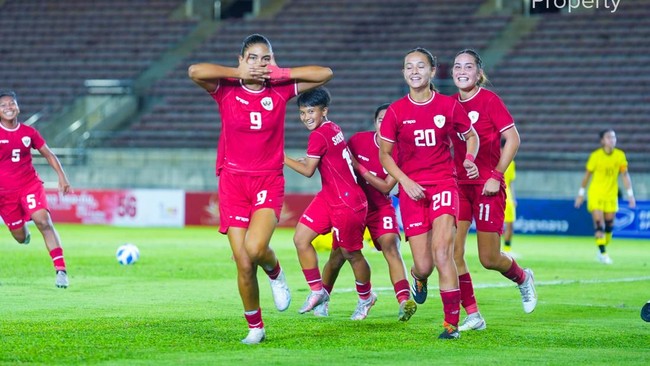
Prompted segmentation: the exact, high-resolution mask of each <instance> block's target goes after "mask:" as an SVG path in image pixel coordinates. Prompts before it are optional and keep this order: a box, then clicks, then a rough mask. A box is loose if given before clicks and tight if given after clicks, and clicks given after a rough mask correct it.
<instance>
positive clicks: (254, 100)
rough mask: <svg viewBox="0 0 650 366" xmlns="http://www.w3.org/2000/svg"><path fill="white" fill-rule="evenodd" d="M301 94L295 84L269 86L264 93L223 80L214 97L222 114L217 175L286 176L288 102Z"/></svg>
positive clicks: (213, 93)
mask: <svg viewBox="0 0 650 366" xmlns="http://www.w3.org/2000/svg"><path fill="white" fill-rule="evenodd" d="M297 92H298V85H297V84H296V82H295V81H294V80H285V81H280V82H271V83H266V84H265V85H264V88H262V89H261V90H251V89H249V88H247V87H246V86H245V85H244V84H243V82H242V81H241V80H239V79H221V80H219V85H218V86H217V89H216V90H215V91H213V92H212V93H210V95H211V96H212V98H213V99H214V100H215V101H216V102H217V104H218V105H219V112H220V113H221V136H220V137H219V145H218V147H217V175H219V173H220V171H221V169H226V170H228V171H230V172H233V173H238V174H245V175H273V174H282V168H283V166H284V119H285V113H286V109H287V102H288V101H289V100H290V99H291V98H293V97H295V96H296V95H297Z"/></svg>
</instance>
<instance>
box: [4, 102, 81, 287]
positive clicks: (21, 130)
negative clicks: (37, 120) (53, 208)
mask: <svg viewBox="0 0 650 366" xmlns="http://www.w3.org/2000/svg"><path fill="white" fill-rule="evenodd" d="M19 114H20V108H19V107H18V100H17V99H16V93H14V92H13V91H0V126H2V128H0V217H2V220H3V221H4V222H5V224H6V225H7V227H8V228H9V231H10V232H11V235H12V236H13V237H14V239H15V240H16V241H17V242H18V243H20V244H29V241H30V237H31V236H30V234H29V230H27V227H26V226H25V222H26V221H29V220H32V221H34V224H36V227H37V228H38V230H39V231H40V232H41V234H42V235H43V240H44V241H45V246H46V248H47V250H48V252H49V253H50V257H52V262H53V263H54V270H55V271H56V279H55V282H54V284H55V285H56V287H59V288H67V287H68V274H67V272H66V267H65V259H64V258H63V248H61V239H60V238H59V234H58V233H57V231H56V229H55V228H54V224H53V223H52V218H51V217H50V212H49V207H48V205H47V199H46V196H45V188H44V187H43V182H41V179H40V178H39V176H38V174H37V173H36V170H35V169H34V165H33V164H32V152H31V149H36V150H38V152H39V153H40V154H41V155H43V157H45V160H47V162H48V164H50V166H51V167H52V169H54V171H55V172H56V174H57V176H58V177H59V191H60V192H61V193H63V194H67V193H69V192H72V188H71V187H70V182H68V178H67V177H66V175H65V172H64V171H63V168H62V167H61V163H60V162H59V159H58V158H57V157H56V155H55V154H54V153H53V152H52V150H50V148H49V147H48V146H47V144H46V142H45V140H43V137H41V134H40V133H38V131H36V130H35V129H34V128H32V127H30V126H26V125H24V124H22V123H19V122H18V115H19Z"/></svg>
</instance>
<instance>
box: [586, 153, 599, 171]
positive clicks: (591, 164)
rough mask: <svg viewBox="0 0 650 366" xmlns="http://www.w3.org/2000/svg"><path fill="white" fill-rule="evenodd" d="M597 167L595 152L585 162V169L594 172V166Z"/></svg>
mask: <svg viewBox="0 0 650 366" xmlns="http://www.w3.org/2000/svg"><path fill="white" fill-rule="evenodd" d="M597 165H598V157H597V155H596V152H595V151H594V152H592V153H591V155H589V159H588V160H587V165H586V169H587V170H588V171H590V172H592V173H593V172H594V170H596V166H597Z"/></svg>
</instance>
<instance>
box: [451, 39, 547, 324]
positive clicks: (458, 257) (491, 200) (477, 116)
mask: <svg viewBox="0 0 650 366" xmlns="http://www.w3.org/2000/svg"><path fill="white" fill-rule="evenodd" d="M452 77H453V79H454V83H455V84H456V86H457V87H458V93H457V94H455V95H454V96H453V97H454V98H455V99H457V100H458V101H460V104H461V105H462V106H463V108H464V110H465V111H466V113H467V114H468V116H469V118H470V120H471V121H472V125H473V126H474V129H475V130H476V133H477V134H478V135H479V139H480V148H479V154H478V155H477V156H476V160H475V161H474V162H475V163H476V166H477V167H478V171H479V177H478V179H476V178H474V177H468V176H467V174H466V173H465V172H464V171H463V170H462V169H459V173H458V174H459V176H458V183H459V188H460V211H459V215H458V232H457V234H456V243H455V246H454V247H455V249H454V259H455V261H456V268H457V269H458V278H459V283H460V290H461V304H462V306H463V308H465V310H466V312H467V315H468V316H467V318H465V320H464V321H463V323H462V324H461V325H460V328H459V329H460V330H461V331H464V330H470V329H476V330H480V329H485V321H484V319H483V317H482V316H481V314H480V313H479V311H478V306H477V304H476V299H475V297H474V289H473V285H472V279H471V277H470V274H469V269H468V268H467V263H465V242H466V240H467V233H468V231H469V227H470V225H471V223H472V219H474V220H475V222H476V231H477V235H476V236H477V242H478V254H479V259H480V261H481V264H482V265H483V267H485V268H487V269H492V270H495V271H499V272H501V274H503V276H505V277H507V278H508V279H510V280H511V281H513V282H515V283H517V285H518V286H519V290H520V292H521V297H522V301H523V307H524V311H525V312H526V313H530V312H532V311H533V310H534V309H535V305H536V304H537V295H536V293H535V285H534V279H533V271H531V270H530V269H522V268H521V267H520V266H519V265H518V264H517V262H516V261H515V260H514V259H512V258H511V257H510V256H508V255H506V254H505V253H502V252H501V234H502V233H503V221H504V215H505V204H506V187H505V183H504V179H503V172H505V171H506V169H507V168H508V165H510V162H511V161H512V159H513V158H514V156H515V154H516V153H517V149H518V148H519V133H518V132H517V128H516V127H515V122H514V120H513V118H512V116H511V115H510V113H509V112H508V110H507V109H506V107H505V105H504V104H503V102H502V101H501V99H500V98H499V97H498V96H497V95H496V94H495V93H494V92H492V91H490V90H487V89H485V88H482V87H481V86H482V85H483V84H484V83H485V81H486V80H487V79H486V77H485V73H484V71H483V63H482V61H481V58H480V56H479V55H478V54H477V53H476V52H475V51H473V50H469V49H467V50H463V51H460V52H459V53H458V54H457V55H456V58H455V60H454V66H453V70H452ZM502 138H503V139H504V140H505V143H504V147H503V153H502V152H501V139H502ZM452 141H453V142H454V155H455V156H454V161H455V163H456V167H457V168H461V167H462V166H463V164H464V156H465V154H466V151H467V149H466V145H465V141H464V139H462V138H459V137H456V138H454V139H452Z"/></svg>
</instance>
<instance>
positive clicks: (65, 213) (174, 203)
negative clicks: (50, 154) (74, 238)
mask: <svg viewBox="0 0 650 366" xmlns="http://www.w3.org/2000/svg"><path fill="white" fill-rule="evenodd" d="M46 195H47V203H48V205H49V207H50V212H51V214H52V218H53V220H54V221H55V222H64V223H79V224H103V225H117V226H139V227H146V226H174V227H182V226H183V223H184V219H185V193H184V192H183V191H182V190H166V189H156V190H149V189H133V190H76V191H75V192H74V193H69V194H66V195H65V196H64V195H61V194H59V192H58V191H56V190H51V189H48V190H46Z"/></svg>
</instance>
